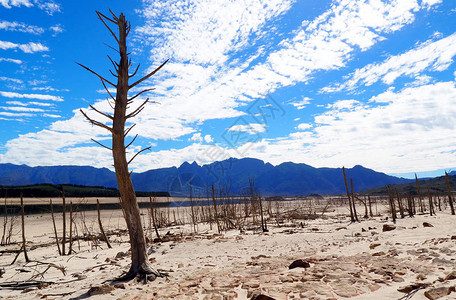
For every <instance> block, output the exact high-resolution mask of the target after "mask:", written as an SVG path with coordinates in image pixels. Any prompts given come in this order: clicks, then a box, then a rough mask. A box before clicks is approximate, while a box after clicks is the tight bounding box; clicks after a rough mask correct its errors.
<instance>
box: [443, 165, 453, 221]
mask: <svg viewBox="0 0 456 300" xmlns="http://www.w3.org/2000/svg"><path fill="white" fill-rule="evenodd" d="M445 178H446V185H447V189H448V202H449V204H450V208H451V214H452V215H454V214H455V212H454V204H453V197H452V196H451V188H450V179H449V178H448V173H447V172H446V171H445Z"/></svg>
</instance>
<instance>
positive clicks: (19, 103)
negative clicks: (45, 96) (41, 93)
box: [5, 101, 55, 107]
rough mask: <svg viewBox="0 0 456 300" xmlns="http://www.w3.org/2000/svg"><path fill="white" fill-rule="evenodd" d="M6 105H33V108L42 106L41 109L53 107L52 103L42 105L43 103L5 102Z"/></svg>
mask: <svg viewBox="0 0 456 300" xmlns="http://www.w3.org/2000/svg"><path fill="white" fill-rule="evenodd" d="M5 103H6V104H8V105H16V106H17V105H20V106H28V105H35V106H43V107H52V106H55V105H54V104H53V103H43V102H34V101H31V102H21V101H6V102H5Z"/></svg>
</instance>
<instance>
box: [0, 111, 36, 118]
mask: <svg viewBox="0 0 456 300" xmlns="http://www.w3.org/2000/svg"><path fill="white" fill-rule="evenodd" d="M0 116H5V117H32V116H33V114H30V113H14V112H4V111H0Z"/></svg>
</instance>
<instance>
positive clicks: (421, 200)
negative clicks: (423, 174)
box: [415, 173, 424, 214]
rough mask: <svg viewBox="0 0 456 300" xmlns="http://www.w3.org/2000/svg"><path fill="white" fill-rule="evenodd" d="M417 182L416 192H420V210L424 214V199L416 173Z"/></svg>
mask: <svg viewBox="0 0 456 300" xmlns="http://www.w3.org/2000/svg"><path fill="white" fill-rule="evenodd" d="M415 182H416V190H417V192H418V197H419V201H420V210H421V213H422V214H424V202H423V197H421V191H420V183H419V182H418V177H417V176H416V173H415Z"/></svg>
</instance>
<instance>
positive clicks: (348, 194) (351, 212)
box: [342, 167, 355, 222]
mask: <svg viewBox="0 0 456 300" xmlns="http://www.w3.org/2000/svg"><path fill="white" fill-rule="evenodd" d="M342 171H343V173H344V181H345V189H346V190H347V198H348V205H349V206H350V220H351V221H352V222H355V216H354V215H353V207H352V202H351V200H350V191H349V189H348V183H347V175H346V174H345V167H342Z"/></svg>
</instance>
